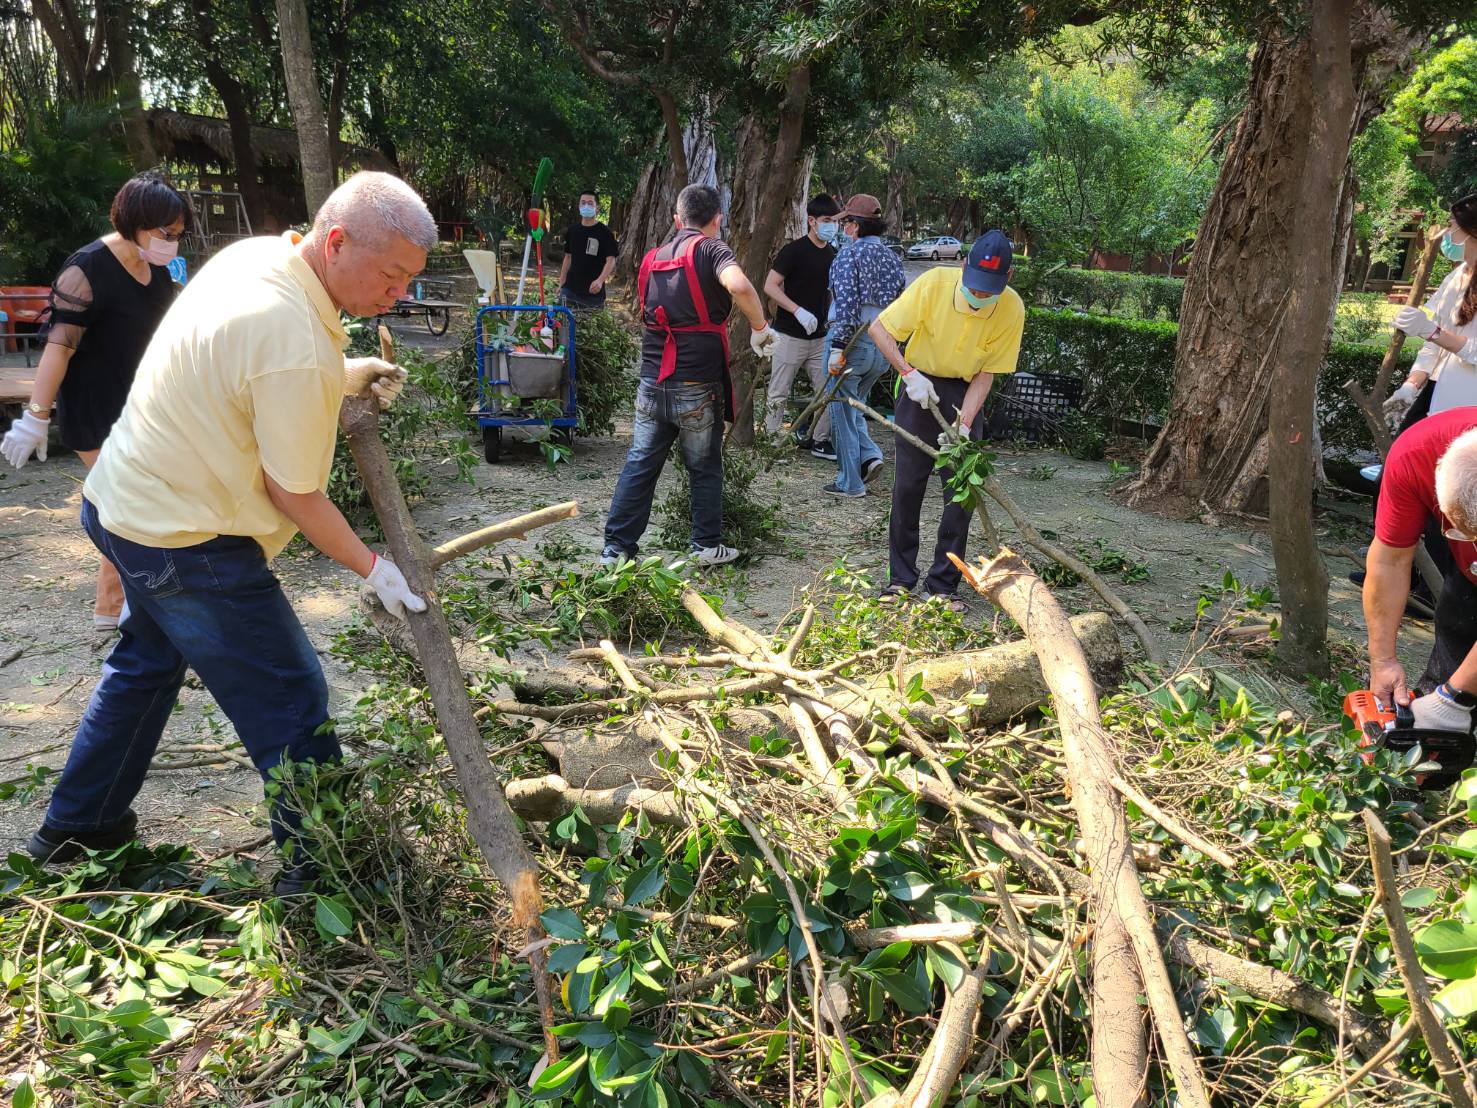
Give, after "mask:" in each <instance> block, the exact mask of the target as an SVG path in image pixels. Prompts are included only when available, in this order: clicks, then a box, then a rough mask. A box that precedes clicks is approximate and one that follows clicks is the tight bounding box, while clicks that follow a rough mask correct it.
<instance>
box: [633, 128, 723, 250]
mask: <svg viewBox="0 0 1477 1108" xmlns="http://www.w3.org/2000/svg"><path fill="white" fill-rule="evenodd" d="M663 145H664V148H665V149H666V151H667V154H668V160H666V161H658V162H657V163H656V164H654V165H649V166H647V167H646V168H645V169H644V170H642V172H641V176H640V177H639V178H637V181H636V189H635V191H634V192H633V193H632V195H631V202H630V205H629V206H628V207H627V209H626V218H625V219H624V221H622V228H623V230H622V233H621V255H620V261H619V262H618V263H617V266H618V269H619V270H620V272H621V274H622V276H623V277H625V278H630V277H633V276H635V273H636V269H637V267H638V266H640V264H641V259H642V257H643V256H644V255H645V254H646V252H647V251H648V250H650V249H651V248H652V247H653V246H658V245H660V244H661V243H663V242H665V241H666V240H667V237H668V236H669V235H671V233H672V214H673V212H675V211H676V210H677V193H678V192H679V191H681V188H682V186H680V185H678V184H677V177H676V173H675V169H674V166H675V165H676V159H675V158H672V157H671V145H670V136H665V132H664V139H663ZM682 151H683V161H684V162H685V163H686V165H687V174H688V183H690V184H697V185H711V186H713V187H714V188H717V187H718V148H717V145H716V144H715V142H714V138H713V128H712V123H711V121H710V120H709V118H708V114H707V113H706V112H700V113H695V114H694V115H693V117H692V118H691V119H689V120H688V121H687V125H686V126H685V127H684V128H683V129H682Z"/></svg>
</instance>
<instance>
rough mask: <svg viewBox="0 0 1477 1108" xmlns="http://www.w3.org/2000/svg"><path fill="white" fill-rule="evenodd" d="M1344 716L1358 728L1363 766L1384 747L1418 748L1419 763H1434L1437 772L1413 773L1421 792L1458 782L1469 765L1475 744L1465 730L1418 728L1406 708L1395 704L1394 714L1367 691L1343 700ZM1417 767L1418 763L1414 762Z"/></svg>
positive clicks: (1404, 750) (1447, 786)
mask: <svg viewBox="0 0 1477 1108" xmlns="http://www.w3.org/2000/svg"><path fill="white" fill-rule="evenodd" d="M1344 715H1346V716H1348V717H1349V719H1350V720H1352V721H1353V723H1354V726H1355V727H1357V728H1359V734H1360V739H1359V745H1360V746H1361V747H1362V748H1363V754H1362V757H1363V758H1364V761H1365V762H1366V763H1368V762H1373V761H1374V752H1375V750H1376V749H1377V748H1379V747H1381V746H1383V747H1386V748H1388V749H1390V750H1394V751H1398V752H1399V753H1402V754H1403V753H1405V752H1406V751H1408V750H1410V749H1411V748H1412V747H1417V746H1418V747H1420V749H1421V758H1420V761H1421V762H1422V763H1424V762H1435V763H1436V764H1437V765H1439V766H1440V767H1441V768H1440V769H1435V770H1431V771H1430V772H1428V773H1419V774H1416V778H1415V783H1416V787H1417V788H1420V789H1426V790H1431V789H1447V788H1450V787H1451V786H1452V785H1455V784H1456V783H1457V781H1458V780H1460V779H1461V776H1462V770H1464V769H1466V768H1467V767H1468V766H1470V765H1471V764H1472V761H1473V755H1474V754H1477V742H1474V740H1473V738H1472V734H1471V732H1468V731H1437V730H1434V729H1432V728H1429V727H1417V726H1416V725H1415V716H1414V715H1413V714H1412V713H1411V711H1410V708H1409V707H1408V706H1404V705H1400V704H1397V705H1396V706H1395V710H1394V711H1393V712H1390V711H1386V710H1385V709H1384V708H1383V707H1381V706H1380V702H1379V700H1378V699H1377V698H1376V697H1375V695H1374V693H1372V692H1370V691H1369V690H1368V689H1358V690H1356V691H1354V692H1351V693H1349V694H1348V695H1347V696H1345V697H1344ZM1417 764H1420V763H1417Z"/></svg>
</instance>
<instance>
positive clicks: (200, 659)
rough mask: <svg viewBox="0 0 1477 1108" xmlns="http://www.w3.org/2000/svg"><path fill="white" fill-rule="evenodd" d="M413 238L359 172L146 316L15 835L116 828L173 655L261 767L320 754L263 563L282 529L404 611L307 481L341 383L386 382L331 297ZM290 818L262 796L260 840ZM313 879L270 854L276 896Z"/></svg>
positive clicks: (59, 838)
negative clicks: (67, 689)
mask: <svg viewBox="0 0 1477 1108" xmlns="http://www.w3.org/2000/svg"><path fill="white" fill-rule="evenodd" d="M435 243H436V224H435V221H434V220H433V219H432V218H431V214H430V212H428V211H427V210H426V206H425V204H424V203H423V202H422V201H421V199H420V197H419V196H417V195H416V194H415V192H414V191H413V190H412V189H411V188H410V186H408V185H406V184H405V183H404V182H403V181H401V180H399V179H397V178H395V177H392V176H390V175H389V174H385V173H360V174H357V175H355V176H354V177H351V178H350V179H349V180H348V181H346V182H345V183H344V184H343V185H341V186H340V187H339V188H338V189H337V190H336V191H334V192H333V193H332V195H330V196H329V198H328V199H327V200H326V201H324V204H323V207H322V209H321V210H320V211H319V212H318V215H317V219H316V220H315V221H314V224H313V228H312V230H311V231H309V232H308V235H307V237H306V238H304V237H302V236H300V235H296V234H292V233H289V234H287V235H284V236H283V237H281V238H252V239H247V240H245V241H243V242H239V243H236V244H234V245H232V246H229V247H227V248H226V249H225V250H223V251H221V253H220V254H218V255H216V257H214V258H213V259H211V261H210V262H209V264H207V265H206V266H205V267H204V268H203V269H201V271H200V273H199V274H198V275H197V276H196V277H195V279H194V280H192V281H191V282H190V283H189V285H188V286H187V287H186V288H185V290H184V292H182V293H181V294H180V296H179V298H178V299H177V300H175V302H174V304H173V306H172V307H171V308H170V309H169V312H168V314H167V315H165V317H164V320H163V322H162V323H161V324H160V325H159V329H158V330H157V331H156V332H155V334H154V338H153V340H152V341H151V342H150V344H149V346H148V349H147V350H146V351H145V353H144V356H143V360H142V362H140V364H139V368H138V376H137V377H136V378H135V381H134V384H133V388H132V390H131V391H130V393H129V395H128V403H127V405H126V406H125V407H124V409H123V414H122V416H120V417H119V419H118V422H117V423H116V424H115V425H114V427H113V431H112V433H111V434H110V435H109V436H108V439H107V442H105V443H104V444H103V449H102V453H101V455H100V456H99V457H98V460H97V464H96V465H95V466H94V467H93V469H92V472H91V473H90V474H89V475H88V478H87V483H86V485H85V486H84V487H83V502H82V525H83V527H84V528H86V530H87V533H88V536H89V537H90V538H91V539H92V541H93V543H94V544H95V545H96V546H97V548H98V549H99V550H100V551H102V553H103V555H104V556H105V557H106V558H107V559H108V560H109V561H110V562H112V563H113V564H114V565H115V566H117V567H118V570H119V574H120V576H121V578H122V581H123V594H124V597H125V605H124V609H123V616H122V619H121V620H120V622H119V625H118V633H119V639H118V644H117V645H116V646H115V647H114V648H113V651H112V653H110V654H109V655H108V659H107V661H106V662H105V663H104V664H103V672H102V678H101V680H100V681H99V682H98V685H97V688H96V689H95V691H94V692H93V694H92V699H91V701H90V702H89V704H88V706H87V711H86V713H85V714H84V716H83V717H82V722H81V724H80V726H79V727H78V729H77V736H76V738H75V739H74V740H73V742H72V749H71V752H70V754H69V755H68V757H67V764H66V767H65V768H64V769H63V770H62V774H61V778H60V780H59V781H58V782H57V786H56V790H55V792H53V794H52V797H51V804H50V806H49V807H48V809H47V812H46V820H45V822H44V824H43V825H42V827H41V829H40V830H39V831H38V832H37V833H36V834H35V835H34V836H32V838H31V841H30V842H29V843H28V844H27V848H28V849H29V850H30V852H31V854H32V855H33V856H35V857H36V858H38V859H40V860H42V861H65V860H67V859H68V858H71V857H75V856H76V855H77V854H79V853H80V852H81V850H82V849H83V848H84V847H85V848H89V849H105V848H108V847H112V846H117V845H121V844H122V843H124V842H127V841H128V840H129V839H131V838H133V837H134V829H135V827H136V824H137V820H136V817H135V815H134V812H133V809H132V808H131V807H130V804H131V803H132V801H133V799H134V797H135V796H137V795H138V791H139V789H140V788H141V787H142V786H143V781H144V775H145V774H146V773H147V772H148V769H149V763H150V761H151V760H152V759H153V756H154V751H155V748H156V747H157V746H158V745H159V740H160V737H161V736H162V734H163V732H164V726H165V724H166V722H167V721H168V719H169V716H170V712H171V710H172V709H173V707H174V703H175V700H176V698H177V696H178V695H179V689H180V685H181V683H182V682H183V680H184V676H185V670H186V668H191V669H193V670H194V671H195V672H196V674H198V675H199V677H200V680H201V681H202V682H203V683H204V685H205V687H206V688H207V689H208V690H209V691H210V694H211V696H213V697H214V698H215V700H216V703H217V704H219V705H220V707H221V709H222V710H223V711H224V712H225V714H226V715H227V716H228V717H229V718H230V720H231V722H232V724H234V725H235V728H236V733H237V735H238V736H240V739H241V743H242V745H243V746H244V747H245V748H246V752H247V753H248V754H249V755H250V756H251V759H252V761H253V762H254V763H255V765H256V767H257V769H258V770H260V772H261V774H262V776H263V778H264V779H265V778H267V777H268V776H269V775H270V773H271V771H272V769H273V768H274V767H276V766H278V765H279V764H281V763H282V762H284V761H287V760H291V761H292V762H325V761H333V760H335V759H337V758H338V757H339V754H340V750H339V745H338V740H337V738H336V737H335V736H334V733H333V727H332V720H331V719H330V717H329V712H328V685H327V683H326V682H325V680H324V678H323V670H322V667H321V666H320V665H319V664H318V657H317V654H316V653H315V651H314V649H313V646H312V644H311V643H310V642H309V641H308V637H307V635H306V634H305V633H304V632H303V628H302V625H301V624H300V623H299V622H298V620H297V617H296V615H294V614H293V611H292V607H291V606H290V605H289V604H288V602H287V597H286V596H285V595H283V592H282V587H281V586H280V585H279V584H278V582H277V578H276V577H275V576H274V575H273V573H272V571H271V568H270V567H269V565H268V562H269V561H270V560H271V559H272V558H273V557H275V556H276V555H277V554H278V553H279V552H280V551H281V550H282V548H283V547H284V546H286V545H287V543H288V542H289V540H291V538H292V536H293V535H294V534H296V533H297V532H298V531H302V533H303V534H304V536H305V537H306V538H307V539H308V541H309V542H311V543H312V544H313V545H314V546H316V547H317V548H318V549H319V550H321V551H323V553H325V554H327V555H328V556H329V557H331V558H333V559H334V560H335V561H337V562H339V563H340V564H341V565H343V566H345V567H346V568H348V569H350V570H353V571H354V572H355V573H356V574H358V575H359V576H360V577H363V578H365V579H367V581H368V582H369V584H370V585H371V586H372V587H373V588H374V589H375V591H376V592H377V593H378V594H379V596H380V599H381V600H382V601H384V603H385V606H386V607H387V608H388V609H389V610H390V611H391V612H393V613H395V614H397V615H399V616H401V617H402V618H403V617H404V613H405V609H406V608H410V609H411V610H413V611H422V610H424V608H425V602H424V601H423V600H421V599H420V598H419V597H417V596H414V595H413V594H412V593H411V592H410V590H409V588H408V587H407V586H406V583H405V578H404V576H403V575H401V573H400V571H399V570H397V569H396V568H395V566H394V565H393V564H391V563H390V562H388V561H386V560H384V559H383V558H378V557H376V556H375V555H374V554H373V553H371V552H370V550H369V548H368V547H366V546H365V545H364V543H363V542H361V541H360V539H359V537H358V536H357V535H355V534H354V531H353V529H352V528H351V527H350V526H349V524H348V523H347V522H346V521H345V519H344V517H343V516H342V515H341V514H340V513H339V510H338V509H337V508H335V507H334V506H333V504H332V503H331V502H330V501H329V500H328V498H327V497H326V496H325V495H324V489H326V488H327V485H328V474H329V469H330V468H331V466H332V464H333V447H334V437H335V435H336V433H337V429H338V411H339V405H340V404H341V403H342V401H343V398H344V396H346V395H349V394H360V395H369V394H373V395H375V396H377V397H379V400H380V404H381V406H382V407H388V406H389V404H390V402H391V401H392V400H393V399H394V397H395V395H396V394H397V393H398V392H399V391H400V386H401V382H402V381H403V374H402V373H401V371H399V370H397V369H396V368H395V367H394V366H391V365H389V364H388V363H386V362H382V361H380V360H379V359H378V358H356V359H351V360H349V361H345V359H344V356H343V347H344V344H345V343H346V342H347V339H348V336H347V335H346V334H345V332H344V329H343V326H342V324H341V323H340V321H339V312H340V310H343V311H346V312H348V313H349V314H351V315H356V316H372V315H375V314H377V313H378V312H382V311H385V310H388V309H389V308H390V307H391V306H392V305H393V304H394V302H395V300H396V299H397V298H398V297H400V296H403V295H404V294H405V288H406V285H407V283H408V282H409V281H410V279H411V278H412V277H413V276H415V274H416V273H418V272H419V271H420V270H421V269H422V267H424V265H425V263H426V254H427V252H428V251H429V250H430V249H431V247H432V246H434V245H435ZM300 822H301V821H300V820H299V819H298V817H297V814H296V813H295V812H293V811H292V810H291V808H290V807H289V806H287V805H284V804H283V803H281V802H280V801H279V802H278V803H276V804H274V806H273V811H272V834H273V836H274V837H275V838H276V840H277V842H278V845H279V846H281V845H286V844H288V843H289V842H290V841H291V840H292V838H293V835H294V832H295V830H296V828H297V827H298V826H299V825H300ZM313 875H314V873H313V870H312V867H311V865H310V864H308V863H305V862H304V861H303V860H302V859H301V858H299V859H297V860H296V861H294V860H293V859H292V854H291V852H289V864H288V868H287V869H286V870H284V873H283V875H282V876H281V878H280V879H279V881H278V892H279V894H280V893H289V892H297V891H302V890H303V889H305V888H306V887H307V886H308V885H309V884H310V883H311V880H312V878H313Z"/></svg>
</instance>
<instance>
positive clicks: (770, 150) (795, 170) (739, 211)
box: [728, 65, 812, 446]
mask: <svg viewBox="0 0 1477 1108" xmlns="http://www.w3.org/2000/svg"><path fill="white" fill-rule="evenodd" d="M809 100H810V69H809V67H807V66H803V65H800V66H796V67H795V68H794V69H792V70H791V71H790V74H789V76H788V77H787V78H786V79H785V96H784V100H783V101H782V102H781V104H780V110H779V123H778V128H777V131H775V132H773V133H772V132H771V131H770V129H769V128H768V127H766V126H765V125H764V124H763V123H762V122H761V121H760V120H758V119H756V118H755V117H754V116H752V115H751V116H747V117H745V119H744V121H743V123H741V124H740V125H739V133H738V141H737V144H736V146H737V149H736V153H735V156H734V167H733V200H732V202H731V204H730V205H729V208H728V228H729V232H728V242H729V245H730V246H732V247H733V252H734V254H735V255H736V256H737V257H738V261H739V265H740V266H742V267H743V271H744V273H745V274H746V275H747V276H748V278H749V280H750V281H752V282H754V286H755V287H756V288H759V287H761V286H762V285H763V283H764V275H765V273H767V272H768V271H769V263H770V261H771V259H773V258H774V255H775V251H776V250H777V249H778V248H779V245H780V237H781V235H782V234H783V233H784V232H785V231H786V230H787V229H793V228H794V226H795V225H796V223H797V213H798V212H803V211H804V207H805V189H806V187H807V186H808V185H809V183H810V181H809V178H810V163H811V161H812V159H811V158H810V157H803V156H802V155H801V143H802V139H803V132H804V129H805V109H806V106H807V104H808V103H809ZM800 219H802V220H803V216H802V217H800ZM761 295H762V294H761ZM729 331H730V333H729V346H730V347H731V348H732V350H733V367H732V372H733V389H734V393H735V395H736V396H737V415H736V418H735V421H734V426H733V431H732V436H733V441H734V443H735V444H736V445H739V446H748V445H750V444H751V443H753V441H754V385H755V381H756V379H757V376H758V366H757V365H756V359H755V358H754V356H753V355H752V354H751V353H750V352H749V343H748V334H749V324H748V321H747V320H746V319H745V318H744V317H743V315H742V313H735V315H734V318H733V321H732V322H731V323H730V325H729Z"/></svg>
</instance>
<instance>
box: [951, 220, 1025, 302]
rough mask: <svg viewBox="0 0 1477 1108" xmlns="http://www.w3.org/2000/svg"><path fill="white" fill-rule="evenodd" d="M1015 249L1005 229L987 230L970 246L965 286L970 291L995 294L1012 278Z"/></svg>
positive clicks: (965, 269)
mask: <svg viewBox="0 0 1477 1108" xmlns="http://www.w3.org/2000/svg"><path fill="white" fill-rule="evenodd" d="M1014 257H1015V251H1014V250H1013V249H1012V247H1011V245H1010V239H1008V238H1007V237H1006V235H1005V232H1004V231H986V232H985V233H984V234H983V235H981V236H980V237H979V238H977V239H975V240H974V245H973V246H971V247H970V248H969V260H968V261H966V262H965V263H964V287H965V288H967V289H969V291H970V292H984V293H989V294H990V295H992V296H993V295H995V294H996V293H998V292H1000V291H1001V290H1002V289H1004V288H1005V285H1006V283H1007V282H1008V281H1009V280H1010V263H1011V261H1012V259H1013V258H1014Z"/></svg>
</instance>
